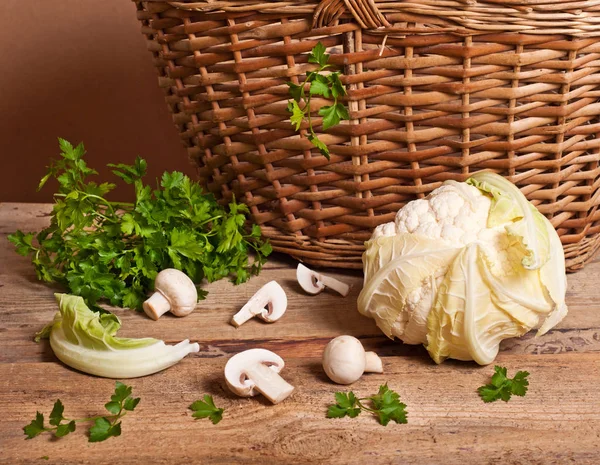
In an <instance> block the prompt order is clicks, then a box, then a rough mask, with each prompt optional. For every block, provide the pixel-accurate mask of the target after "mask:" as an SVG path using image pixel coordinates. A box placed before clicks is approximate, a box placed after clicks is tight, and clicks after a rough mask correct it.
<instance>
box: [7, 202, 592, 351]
mask: <svg viewBox="0 0 600 465" xmlns="http://www.w3.org/2000/svg"><path fill="white" fill-rule="evenodd" d="M15 208H16V210H15ZM48 211H49V206H48V205H47V204H31V205H28V204H0V225H1V226H0V264H2V267H1V268H0V286H1V287H0V289H1V292H0V308H1V309H2V311H1V312H0V334H2V338H0V349H1V350H0V361H4V362H17V361H19V362H37V361H43V360H54V357H53V355H52V353H51V351H50V350H49V348H48V347H47V345H42V346H39V345H36V344H31V342H30V341H31V337H32V335H33V334H35V332H36V331H38V330H39V329H40V328H41V327H43V326H44V325H45V324H46V323H47V322H48V321H50V320H51V319H52V317H53V315H54V313H55V312H56V310H57V307H56V304H55V302H54V299H53V297H52V293H53V292H60V291H61V289H60V288H59V287H56V286H55V287H51V286H48V285H46V284H43V283H40V282H38V281H37V280H36V278H35V273H34V271H33V268H32V266H31V263H30V262H29V260H28V259H27V258H25V257H21V256H19V255H17V254H16V253H15V252H14V250H13V248H12V245H11V244H10V243H8V242H7V241H5V240H2V239H3V236H4V234H6V233H8V232H13V231H14V230H16V229H17V228H22V229H26V230H29V229H34V230H35V229H40V228H42V227H43V226H44V225H45V223H47V221H48V217H47V216H44V215H45V214H46V213H47V212H48ZM28 221H29V222H28ZM30 225H34V226H33V227H29V226H30ZM293 267H294V262H293V261H292V260H290V259H287V258H286V257H282V256H277V257H275V258H273V259H271V260H269V262H268V266H267V267H266V268H265V270H264V271H263V273H262V274H261V275H260V276H259V277H255V278H252V279H251V280H250V281H249V283H247V284H245V285H243V286H234V285H233V284H231V283H230V282H228V281H219V282H216V283H211V284H207V285H206V289H207V290H208V291H209V295H208V298H207V299H206V300H204V301H201V302H199V303H198V306H197V310H196V311H195V312H194V313H193V314H191V315H190V316H188V317H186V318H185V324H181V321H182V320H180V319H178V318H176V317H173V316H171V315H166V316H164V317H162V318H161V319H160V320H159V321H158V322H155V321H152V320H150V319H148V318H146V316H145V315H144V314H141V313H136V312H131V311H129V310H120V309H116V310H115V312H116V313H117V314H118V315H119V316H120V317H121V319H122V321H123V328H122V330H121V334H122V335H123V336H131V337H143V336H150V337H156V338H160V339H164V340H166V341H167V342H171V343H172V342H177V341H179V340H181V339H185V338H189V339H192V340H195V341H198V342H200V343H201V345H202V354H203V355H205V356H207V357H214V356H217V355H218V354H221V355H224V354H231V353H235V352H237V351H240V350H244V349H245V348H247V347H250V346H253V345H255V344H257V343H260V344H263V345H265V346H266V347H267V348H270V349H271V350H274V351H280V352H281V353H282V354H283V355H287V354H290V355H294V354H298V353H300V354H304V355H305V356H307V357H309V356H314V355H315V354H318V353H320V351H321V350H322V348H323V346H324V345H325V344H326V343H327V341H328V340H329V339H331V338H332V337H335V336H337V335H339V334H351V335H354V336H356V337H359V338H361V339H362V340H363V341H364V343H365V345H367V346H368V347H371V348H373V347H378V350H380V351H382V352H383V353H384V354H414V353H420V354H423V355H426V352H425V351H424V349H422V348H417V347H408V346H405V345H403V344H399V343H397V344H396V343H390V342H389V341H388V340H387V338H385V337H383V336H382V334H381V332H380V331H379V330H378V329H377V327H376V326H375V324H374V322H373V321H372V320H370V319H367V318H365V317H363V316H361V315H360V314H359V313H358V312H357V310H356V298H357V296H358V293H359V292H360V289H361V287H362V277H361V275H360V273H358V272H351V271H350V272H344V271H339V270H331V271H330V274H332V275H334V276H336V277H338V278H340V279H343V280H344V281H346V282H348V283H349V284H351V285H352V289H351V293H350V295H349V296H348V297H346V298H341V297H340V296H338V295H337V294H335V293H330V292H324V293H322V294H319V295H318V296H308V295H306V294H305V293H304V292H303V291H302V289H301V288H300V287H299V286H298V284H297V282H296V279H295V270H294V268H293ZM273 279H276V280H277V281H278V282H279V283H280V284H281V285H282V286H283V287H284V288H285V289H286V291H287V293H288V300H289V305H288V312H287V313H286V315H285V316H284V317H283V318H282V319H281V320H280V321H278V322H277V323H275V324H274V325H269V324H265V323H263V322H261V321H257V320H253V321H250V322H248V323H246V324H245V325H244V326H242V327H241V328H239V329H236V328H234V327H233V326H231V325H229V324H228V321H229V319H230V318H231V316H232V315H233V314H234V313H235V312H237V310H238V309H239V308H240V307H241V306H242V305H243V304H244V303H245V302H246V301H247V300H248V299H249V298H250V297H251V296H252V295H253V294H254V292H255V291H256V290H257V289H259V288H260V287H261V286H262V285H264V284H265V283H267V282H268V281H270V280H273ZM598 282H600V260H597V261H595V262H594V263H591V264H589V265H588V266H587V267H586V269H585V272H583V273H581V272H580V273H578V274H575V275H570V279H569V292H568V296H567V303H568V304H569V308H570V313H569V315H568V316H567V318H566V319H565V320H564V321H563V322H561V324H560V325H559V326H558V327H557V328H556V329H555V330H554V331H551V332H550V333H549V334H547V335H545V336H543V337H541V338H536V337H534V333H530V334H528V335H527V336H525V337H524V338H521V339H516V340H511V341H505V342H504V343H503V345H502V351H504V352H506V353H530V354H535V353H561V352H597V351H599V350H600V288H599V287H598V286H597V284H596V283H598ZM25 289H27V292H24V290H25ZM274 334H276V337H273V335H274Z"/></svg>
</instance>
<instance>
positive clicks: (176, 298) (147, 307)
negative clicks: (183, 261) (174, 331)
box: [144, 268, 198, 320]
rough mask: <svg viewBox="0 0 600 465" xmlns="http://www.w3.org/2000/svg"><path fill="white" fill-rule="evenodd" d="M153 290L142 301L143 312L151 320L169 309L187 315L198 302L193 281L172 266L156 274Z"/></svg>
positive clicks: (156, 318) (177, 313) (175, 313)
mask: <svg viewBox="0 0 600 465" xmlns="http://www.w3.org/2000/svg"><path fill="white" fill-rule="evenodd" d="M154 291H155V292H154V294H152V296H150V298H149V299H148V300H146V301H145V302H144V312H146V315H148V316H149V317H150V318H152V319H153V320H158V319H159V318H160V317H161V316H162V315H163V314H164V313H167V312H169V311H170V312H171V313H172V314H173V315H175V316H186V315H189V314H190V313H192V311H193V310H194V308H195V307H196V303H197V302H198V290H197V289H196V285H195V284H194V282H193V281H192V280H191V279H190V278H189V277H188V276H187V275H186V274H185V273H183V272H182V271H179V270H176V269H174V268H167V269H165V270H162V271H161V272H160V273H158V274H157V275H156V279H155V280H154Z"/></svg>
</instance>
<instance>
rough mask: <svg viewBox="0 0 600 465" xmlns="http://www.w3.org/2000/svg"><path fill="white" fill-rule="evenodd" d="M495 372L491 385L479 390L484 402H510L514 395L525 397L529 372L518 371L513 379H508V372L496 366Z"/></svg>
mask: <svg viewBox="0 0 600 465" xmlns="http://www.w3.org/2000/svg"><path fill="white" fill-rule="evenodd" d="M494 372H495V373H494V375H493V376H492V380H491V383H490V384H486V385H485V386H481V387H480V388H479V389H477V392H479V395H480V397H481V398H482V399H483V401H484V402H494V401H496V400H498V399H502V400H503V401H504V402H508V401H509V400H510V398H511V396H512V395H513V394H514V395H515V396H521V397H523V396H524V395H525V394H526V393H527V389H528V388H527V387H528V386H529V381H528V380H527V377H528V376H529V372H527V371H517V374H516V375H515V376H514V378H512V379H511V378H508V377H507V370H506V368H504V367H500V366H498V365H496V366H495V367H494Z"/></svg>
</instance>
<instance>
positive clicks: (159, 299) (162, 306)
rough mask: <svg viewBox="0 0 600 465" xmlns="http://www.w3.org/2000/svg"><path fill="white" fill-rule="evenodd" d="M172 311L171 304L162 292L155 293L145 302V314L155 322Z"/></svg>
mask: <svg viewBox="0 0 600 465" xmlns="http://www.w3.org/2000/svg"><path fill="white" fill-rule="evenodd" d="M170 309H171V302H169V301H168V300H167V298H166V297H165V296H164V295H162V294H161V293H160V292H155V293H154V294H152V296H151V297H150V298H149V299H148V300H146V301H145V302H144V312H146V315H148V316H149V317H150V318H152V319H153V320H158V319H159V318H160V317H161V316H162V315H163V314H165V313H167V312H168V311H169V310H170Z"/></svg>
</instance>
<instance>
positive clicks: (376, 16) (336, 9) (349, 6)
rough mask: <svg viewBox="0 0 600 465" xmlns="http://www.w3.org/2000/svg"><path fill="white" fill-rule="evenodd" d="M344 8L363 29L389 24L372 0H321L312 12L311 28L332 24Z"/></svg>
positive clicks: (387, 25)
mask: <svg viewBox="0 0 600 465" xmlns="http://www.w3.org/2000/svg"><path fill="white" fill-rule="evenodd" d="M346 10H347V11H349V12H350V13H351V14H352V16H354V19H355V20H356V22H357V23H358V25H359V26H360V27H361V28H363V29H378V28H381V27H390V26H391V24H390V23H389V22H388V20H387V19H385V16H383V14H382V13H381V12H380V11H379V8H377V5H375V2H374V1H373V0H321V2H320V3H319V6H317V8H316V9H315V12H314V14H313V28H319V27H327V26H331V25H333V24H334V23H335V22H336V21H337V20H338V19H339V18H340V16H342V15H343V14H344V13H345V12H346Z"/></svg>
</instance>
